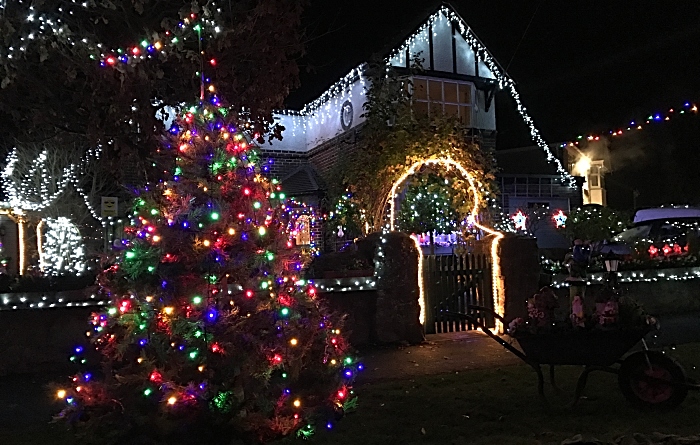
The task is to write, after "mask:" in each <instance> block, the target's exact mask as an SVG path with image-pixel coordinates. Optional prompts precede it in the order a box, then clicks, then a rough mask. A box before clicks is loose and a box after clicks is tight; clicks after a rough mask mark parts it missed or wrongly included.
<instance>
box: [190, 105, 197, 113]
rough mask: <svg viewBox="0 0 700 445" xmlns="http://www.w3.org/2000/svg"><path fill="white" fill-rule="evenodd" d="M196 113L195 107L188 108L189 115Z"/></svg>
mask: <svg viewBox="0 0 700 445" xmlns="http://www.w3.org/2000/svg"><path fill="white" fill-rule="evenodd" d="M196 112H197V107H195V106H194V105H193V106H191V107H190V113H196Z"/></svg>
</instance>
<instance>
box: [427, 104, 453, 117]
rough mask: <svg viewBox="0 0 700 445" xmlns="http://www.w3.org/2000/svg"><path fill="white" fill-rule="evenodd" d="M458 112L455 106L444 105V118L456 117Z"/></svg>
mask: <svg viewBox="0 0 700 445" xmlns="http://www.w3.org/2000/svg"><path fill="white" fill-rule="evenodd" d="M433 105H435V104H433ZM458 112H459V107H458V106H457V105H450V104H445V116H457V113H458Z"/></svg>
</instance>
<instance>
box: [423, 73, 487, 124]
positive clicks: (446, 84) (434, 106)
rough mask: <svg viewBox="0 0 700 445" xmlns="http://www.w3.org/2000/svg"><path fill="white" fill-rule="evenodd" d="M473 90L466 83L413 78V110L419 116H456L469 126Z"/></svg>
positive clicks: (471, 85)
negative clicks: (438, 114)
mask: <svg viewBox="0 0 700 445" xmlns="http://www.w3.org/2000/svg"><path fill="white" fill-rule="evenodd" d="M473 88H474V85H473V84H471V83H468V82H460V81H457V80H442V79H428V78H425V77H414V78H413V96H412V99H413V110H414V112H415V113H416V114H421V115H425V114H434V113H442V114H445V115H447V116H457V117H458V118H459V119H460V120H461V121H462V123H464V124H465V125H471V121H472V108H473V103H472V89H473Z"/></svg>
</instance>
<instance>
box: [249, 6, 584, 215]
mask: <svg viewBox="0 0 700 445" xmlns="http://www.w3.org/2000/svg"><path fill="white" fill-rule="evenodd" d="M414 55H419V57H420V58H421V59H422V66H423V69H424V71H423V72H421V75H420V76H418V75H414V76H413V78H412V84H413V87H412V88H413V91H412V100H413V107H414V110H415V111H416V112H427V113H445V114H448V115H454V116H457V117H458V118H459V119H460V120H462V122H463V123H465V124H466V125H467V126H468V127H469V128H470V135H469V137H471V138H472V140H473V142H474V143H476V144H479V145H480V146H481V147H484V148H495V144H496V135H497V126H496V113H495V103H494V102H495V101H494V95H495V92H496V91H497V90H499V89H500V90H505V91H506V92H507V93H509V94H510V95H511V97H512V98H513V100H514V103H515V106H516V108H517V110H518V112H519V113H520V114H521V116H522V118H523V120H524V121H525V123H526V124H527V125H528V126H529V128H530V133H531V134H532V137H533V141H534V142H535V144H536V147H537V149H538V150H540V152H539V156H540V157H541V158H542V160H546V159H549V160H550V161H551V163H552V176H556V177H561V178H562V184H563V187H571V186H574V188H575V185H576V183H575V180H574V179H573V178H572V177H571V176H570V175H569V174H568V172H567V171H566V169H565V168H564V167H563V165H562V164H561V161H560V160H559V159H558V158H557V157H555V156H552V153H551V152H550V147H549V145H547V144H546V143H545V142H544V140H542V138H541V136H540V135H539V133H538V131H537V129H536V128H535V127H534V124H533V123H532V119H531V118H530V116H529V115H528V114H527V110H526V108H525V107H524V106H523V105H522V103H521V101H520V97H519V95H518V93H517V90H516V88H515V83H514V82H513V80H512V79H510V77H509V76H508V75H507V73H506V72H505V70H504V69H503V68H502V67H501V66H500V65H499V64H498V62H497V61H496V60H495V59H494V58H493V56H492V55H491V54H490V52H489V51H488V50H487V48H486V47H485V46H484V44H483V43H481V41H480V40H479V39H478V37H477V36H476V35H474V33H473V32H472V31H471V29H470V28H469V26H468V25H467V24H466V22H465V21H464V20H463V19H462V18H461V17H460V16H459V14H457V12H456V11H455V10H454V9H453V8H452V7H451V6H450V5H447V4H444V5H442V6H440V7H439V8H438V9H437V10H436V11H435V12H434V13H433V14H430V15H429V16H428V17H427V18H426V19H425V20H424V21H423V23H422V24H420V25H419V26H418V27H417V28H416V29H414V30H412V32H410V33H408V34H407V35H404V36H402V37H401V38H400V39H398V40H397V42H396V44H395V45H394V46H392V47H391V48H390V49H388V50H387V51H385V52H384V57H385V60H386V61H387V62H388V63H389V64H390V65H392V66H393V67H395V68H397V69H399V70H401V69H408V68H409V62H410V60H411V59H412V57H413V56H414ZM366 69H367V64H366V63H361V64H360V65H358V66H357V67H356V68H354V69H353V70H351V71H350V72H349V73H348V74H347V75H345V76H344V77H343V78H341V79H340V80H338V81H337V82H335V83H334V84H333V85H331V86H330V87H329V88H328V89H327V90H326V91H325V92H324V93H323V94H321V96H319V97H318V98H316V99H314V100H313V101H311V102H309V103H307V104H306V105H305V106H304V107H303V108H302V109H301V110H285V111H281V112H279V113H278V114H277V115H276V116H275V119H276V121H277V122H278V123H279V124H281V125H283V126H284V127H285V130H284V132H283V140H281V141H272V142H271V143H268V144H267V145H265V146H263V147H261V149H262V150H261V151H262V153H261V154H262V155H263V156H265V157H267V158H268V159H270V160H271V162H272V164H271V167H270V171H271V173H272V175H273V176H275V177H277V178H279V179H280V180H281V182H282V184H283V186H284V188H285V191H286V192H287V193H288V195H289V196H294V197H295V198H297V199H300V200H302V201H303V202H306V203H308V204H312V205H316V206H318V205H319V202H320V200H321V198H322V197H323V193H324V187H325V185H324V182H323V178H324V177H328V176H329V175H332V172H333V169H334V168H342V166H340V165H338V163H339V159H342V157H341V156H340V154H341V153H343V154H347V153H351V152H352V150H353V149H354V147H355V144H356V142H357V139H358V135H359V134H360V132H361V129H362V126H363V121H364V118H363V116H362V114H363V111H364V107H363V105H364V103H365V96H366V93H367V91H368V88H369V86H370V85H369V80H368V79H367V77H366V76H365V72H366ZM542 150H544V152H542Z"/></svg>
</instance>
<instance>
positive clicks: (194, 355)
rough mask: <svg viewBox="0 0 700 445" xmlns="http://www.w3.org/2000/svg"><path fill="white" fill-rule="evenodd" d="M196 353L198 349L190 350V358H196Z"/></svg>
mask: <svg viewBox="0 0 700 445" xmlns="http://www.w3.org/2000/svg"><path fill="white" fill-rule="evenodd" d="M197 354H199V351H192V352H190V358H191V359H192V360H194V359H196V358H197Z"/></svg>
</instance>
